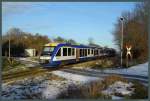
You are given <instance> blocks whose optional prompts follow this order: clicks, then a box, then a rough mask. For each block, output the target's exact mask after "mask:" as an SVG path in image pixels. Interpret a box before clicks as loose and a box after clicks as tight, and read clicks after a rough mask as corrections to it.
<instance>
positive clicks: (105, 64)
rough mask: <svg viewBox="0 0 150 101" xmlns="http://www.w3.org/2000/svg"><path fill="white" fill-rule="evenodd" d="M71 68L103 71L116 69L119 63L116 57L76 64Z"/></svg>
mask: <svg viewBox="0 0 150 101" xmlns="http://www.w3.org/2000/svg"><path fill="white" fill-rule="evenodd" d="M72 66H73V67H83V68H89V67H90V68H96V69H104V68H113V67H118V66H119V63H118V60H117V57H108V58H101V59H96V60H91V61H87V62H81V63H78V64H74V65H72Z"/></svg>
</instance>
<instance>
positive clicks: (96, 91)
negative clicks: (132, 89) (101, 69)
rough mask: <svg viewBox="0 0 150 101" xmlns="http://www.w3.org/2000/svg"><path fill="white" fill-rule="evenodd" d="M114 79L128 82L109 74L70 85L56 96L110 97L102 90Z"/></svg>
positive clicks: (114, 80)
mask: <svg viewBox="0 0 150 101" xmlns="http://www.w3.org/2000/svg"><path fill="white" fill-rule="evenodd" d="M116 81H122V82H128V81H127V80H126V79H124V78H122V77H121V76H119V75H111V76H108V77H106V78H105V79H104V80H102V81H96V82H91V83H89V84H86V85H83V86H80V87H79V86H77V85H72V86H69V87H68V89H67V91H65V92H62V93H61V94H60V95H59V97H58V98H85V99H86V98H88V99H99V98H100V99H111V97H110V96H108V95H104V94H103V93H102V91H103V90H104V89H106V88H107V87H108V86H109V85H111V84H113V83H114V82H116Z"/></svg>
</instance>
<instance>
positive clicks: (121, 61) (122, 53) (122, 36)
mask: <svg viewBox="0 0 150 101" xmlns="http://www.w3.org/2000/svg"><path fill="white" fill-rule="evenodd" d="M120 20H121V68H122V62H123V60H122V56H123V18H122V17H121V18H120Z"/></svg>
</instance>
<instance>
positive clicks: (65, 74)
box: [52, 71, 100, 83]
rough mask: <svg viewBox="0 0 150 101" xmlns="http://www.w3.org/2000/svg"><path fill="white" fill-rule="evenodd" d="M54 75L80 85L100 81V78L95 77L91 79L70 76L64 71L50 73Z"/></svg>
mask: <svg viewBox="0 0 150 101" xmlns="http://www.w3.org/2000/svg"><path fill="white" fill-rule="evenodd" d="M52 73H53V74H55V75H58V76H60V77H63V78H65V79H68V80H72V81H77V82H81V83H88V82H91V81H95V80H100V78H97V77H91V76H84V75H79V74H72V73H68V72H64V71H53V72H52Z"/></svg>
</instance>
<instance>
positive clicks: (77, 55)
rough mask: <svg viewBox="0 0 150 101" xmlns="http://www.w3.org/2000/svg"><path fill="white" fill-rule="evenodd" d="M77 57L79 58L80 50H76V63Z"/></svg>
mask: <svg viewBox="0 0 150 101" xmlns="http://www.w3.org/2000/svg"><path fill="white" fill-rule="evenodd" d="M79 57H80V49H77V48H76V61H79Z"/></svg>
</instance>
